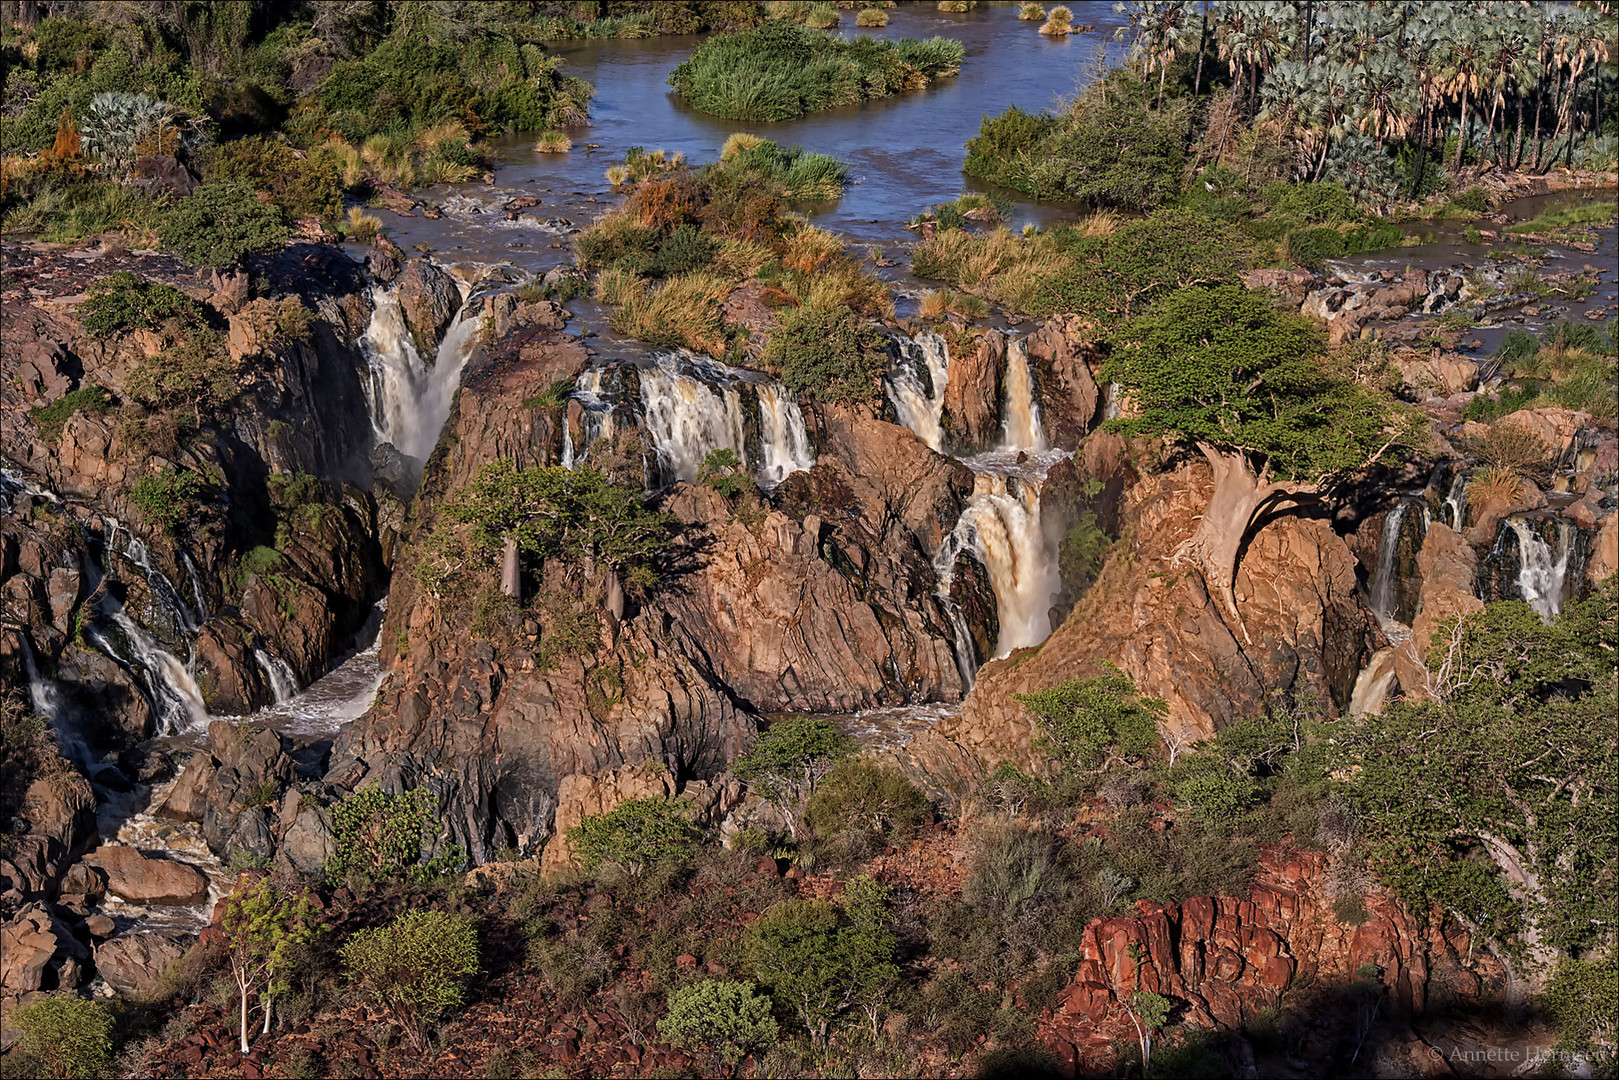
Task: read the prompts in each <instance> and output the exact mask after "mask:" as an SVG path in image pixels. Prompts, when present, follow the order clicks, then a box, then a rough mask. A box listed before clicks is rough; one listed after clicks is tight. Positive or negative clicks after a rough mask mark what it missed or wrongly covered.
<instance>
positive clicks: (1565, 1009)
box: [1538, 952, 1619, 1053]
mask: <svg viewBox="0 0 1619 1080" xmlns="http://www.w3.org/2000/svg"><path fill="white" fill-rule="evenodd" d="M1538 1004H1539V1006H1540V1009H1541V1012H1542V1013H1544V1014H1545V1015H1546V1016H1547V1017H1549V1018H1550V1019H1551V1022H1552V1023H1553V1024H1554V1025H1556V1027H1557V1036H1558V1039H1557V1044H1558V1047H1559V1049H1564V1050H1572V1051H1575V1052H1580V1051H1590V1050H1593V1049H1596V1048H1598V1047H1605V1048H1607V1049H1608V1050H1609V1051H1610V1053H1611V1051H1612V1048H1613V1045H1614V1036H1615V1034H1616V1032H1615V1023H1616V1021H1615V1019H1614V1018H1615V1017H1619V958H1616V957H1615V955H1614V954H1613V953H1611V952H1610V953H1609V954H1608V955H1607V956H1599V957H1594V958H1592V959H1588V960H1575V959H1573V958H1572V957H1564V958H1563V959H1562V960H1559V961H1558V962H1557V967H1556V969H1554V970H1553V971H1552V977H1551V978H1550V979H1549V980H1548V981H1547V984H1546V991H1545V993H1544V994H1543V995H1542V996H1541V998H1540V1000H1539V1002H1538Z"/></svg>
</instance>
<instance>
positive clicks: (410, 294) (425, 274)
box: [398, 259, 461, 365]
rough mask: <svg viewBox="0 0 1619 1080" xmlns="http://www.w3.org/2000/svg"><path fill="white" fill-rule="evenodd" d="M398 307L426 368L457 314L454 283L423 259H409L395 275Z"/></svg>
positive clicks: (458, 295)
mask: <svg viewBox="0 0 1619 1080" xmlns="http://www.w3.org/2000/svg"><path fill="white" fill-rule="evenodd" d="M398 288H399V307H400V310H401V311H402V312H403V313H404V316H405V326H406V327H407V328H408V329H409V330H410V336H411V338H412V340H414V341H415V342H416V349H417V351H418V352H420V353H421V355H422V358H423V359H424V360H426V361H427V363H428V364H429V365H431V364H432V362H433V357H434V356H436V355H437V354H438V344H439V341H440V340H441V339H442V338H443V337H444V331H446V330H448V329H449V328H450V323H452V322H454V321H455V313H456V312H458V311H460V310H461V290H460V288H459V287H458V286H457V285H456V283H455V279H454V278H452V277H451V276H450V275H449V274H447V273H445V272H444V271H443V270H441V269H439V268H438V267H437V266H435V265H434V264H433V263H430V262H428V261H427V260H425V259H411V260H410V261H409V262H408V263H406V264H405V271H404V273H402V274H400V275H399V285H398Z"/></svg>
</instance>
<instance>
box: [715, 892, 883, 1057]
mask: <svg viewBox="0 0 1619 1080" xmlns="http://www.w3.org/2000/svg"><path fill="white" fill-rule="evenodd" d="M868 880H869V879H868ZM849 891H854V892H860V891H863V890H857V889H856V883H851V885H850V889H849ZM896 944H897V942H896V940H895V938H894V935H893V934H892V933H891V932H890V931H889V929H888V927H887V925H886V923H885V922H883V921H882V918H881V916H880V915H879V914H878V913H877V912H876V911H867V910H861V908H860V907H859V906H853V907H852V909H849V910H840V909H839V908H838V907H836V906H834V905H832V904H829V903H826V902H825V901H821V900H787V901H784V902H782V903H780V904H777V905H776V906H775V907H773V908H771V909H770V910H769V911H767V912H765V913H764V915H762V916H761V917H760V918H758V919H757V920H755V921H754V922H753V923H751V924H750V925H749V926H748V932H747V939H746V950H747V956H748V962H749V964H750V965H751V966H752V967H753V970H754V973H755V975H756V977H757V978H758V979H759V981H760V982H761V983H763V984H764V985H765V986H767V987H769V988H770V989H771V991H773V992H774V993H775V994H776V996H777V998H778V999H779V1000H780V1001H781V1002H782V1003H783V1004H784V1005H786V1006H788V1007H789V1008H791V1009H792V1010H793V1011H795V1012H796V1013H798V1016H799V1019H800V1020H801V1021H802V1022H803V1024H804V1027H805V1029H806V1030H807V1031H808V1032H809V1034H810V1037H811V1038H812V1039H813V1040H814V1041H815V1043H816V1045H817V1046H819V1047H821V1048H822V1049H824V1048H825V1047H826V1043H827V1032H828V1029H829V1028H830V1026H831V1023H832V1021H833V1019H834V1018H835V1017H836V1016H837V1015H838V1014H839V1013H841V1012H843V1011H844V1010H845V1009H847V1008H849V1007H850V1006H851V1005H853V1004H854V1003H855V1002H856V1001H859V1000H861V999H862V998H864V999H866V1000H867V1001H871V1000H873V999H875V998H878V997H880V995H881V994H882V993H883V991H884V990H885V989H886V987H887V986H888V985H889V984H890V983H891V981H892V980H893V979H894V978H896V977H897V975H898V970H899V969H898V968H897V966H896V965H895V964H894V962H893V957H894V949H895V947H896Z"/></svg>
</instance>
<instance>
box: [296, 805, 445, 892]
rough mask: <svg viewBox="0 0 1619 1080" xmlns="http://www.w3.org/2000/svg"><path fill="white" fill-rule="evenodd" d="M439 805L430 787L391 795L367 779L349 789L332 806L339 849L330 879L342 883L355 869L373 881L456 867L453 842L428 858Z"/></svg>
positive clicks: (328, 870) (419, 875) (328, 867)
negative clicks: (437, 805)
mask: <svg viewBox="0 0 1619 1080" xmlns="http://www.w3.org/2000/svg"><path fill="white" fill-rule="evenodd" d="M434 809H435V808H434V803H433V795H432V792H430V791H428V789H427V788H425V787H418V788H413V789H411V790H410V791H407V792H405V793H403V794H400V795H390V794H388V793H387V792H385V791H383V790H382V788H380V787H378V786H376V785H375V784H367V785H366V786H364V787H361V788H358V789H357V790H355V791H353V792H350V793H349V794H348V795H347V796H345V797H344V798H343V801H342V802H340V803H338V804H337V805H336V806H335V807H334V808H333V810H332V834H333V839H334V841H335V844H336V850H335V851H334V852H333V854H332V857H331V858H330V859H329V860H327V863H326V869H325V874H326V880H327V881H329V882H333V883H337V882H341V881H343V880H344V879H345V878H347V877H348V876H349V875H350V874H355V873H358V874H361V875H364V876H366V877H368V878H370V879H372V880H374V881H386V880H391V879H399V878H408V879H414V880H425V879H427V878H430V877H432V876H434V875H436V874H441V873H448V872H451V871H453V870H455V869H457V868H458V866H459V864H460V863H461V853H460V851H458V850H456V849H454V848H453V847H452V848H450V849H448V850H446V851H444V852H443V853H442V854H440V855H439V856H438V857H437V858H434V859H431V860H427V859H424V857H423V856H424V851H423V848H424V846H425V842H426V841H427V840H429V839H430V837H429V835H428V830H429V828H430V827H431V826H432V825H433V824H434V819H433V814H434Z"/></svg>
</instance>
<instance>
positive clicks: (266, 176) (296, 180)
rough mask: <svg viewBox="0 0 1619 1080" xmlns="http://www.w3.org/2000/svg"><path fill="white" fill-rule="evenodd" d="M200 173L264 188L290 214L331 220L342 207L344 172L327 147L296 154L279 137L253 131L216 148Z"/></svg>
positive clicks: (218, 180) (211, 180)
mask: <svg viewBox="0 0 1619 1080" xmlns="http://www.w3.org/2000/svg"><path fill="white" fill-rule="evenodd" d="M204 174H205V175H206V176H207V178H208V181H209V183H223V182H229V181H241V182H243V183H245V184H248V185H251V186H252V187H253V188H255V189H256V190H258V191H263V192H267V193H268V194H269V196H270V202H271V204H272V205H274V206H276V207H278V208H279V209H280V210H281V211H282V213H284V214H286V216H287V217H289V218H322V219H325V220H328V221H329V220H331V219H333V218H336V217H337V216H338V215H339V214H340V213H342V210H343V188H344V183H343V170H342V167H341V165H340V163H339V161H338V158H337V155H336V153H335V152H334V151H333V150H331V149H329V148H327V147H325V146H320V147H316V148H315V149H314V150H312V151H310V152H309V153H308V154H305V155H304V156H303V157H301V158H300V157H299V156H298V155H296V154H294V153H293V149H292V147H291V146H290V145H288V144H287V143H285V142H283V141H280V140H278V139H275V138H272V137H269V136H263V135H251V136H248V137H247V138H243V139H235V140H233V141H231V142H226V143H220V144H219V145H217V146H215V147H214V148H213V150H212V152H211V153H210V154H209V157H208V162H207V166H206V168H205V169H204Z"/></svg>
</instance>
